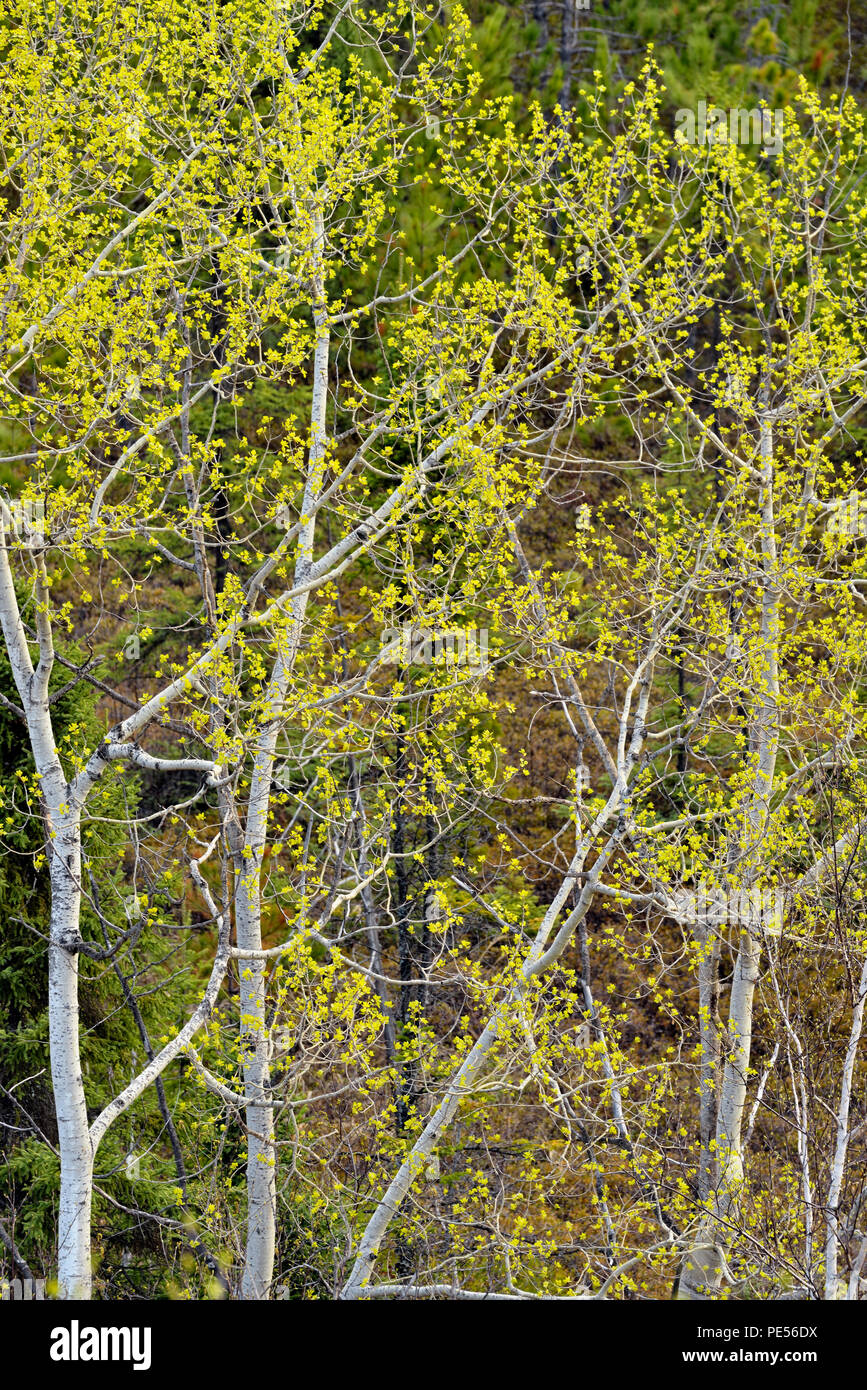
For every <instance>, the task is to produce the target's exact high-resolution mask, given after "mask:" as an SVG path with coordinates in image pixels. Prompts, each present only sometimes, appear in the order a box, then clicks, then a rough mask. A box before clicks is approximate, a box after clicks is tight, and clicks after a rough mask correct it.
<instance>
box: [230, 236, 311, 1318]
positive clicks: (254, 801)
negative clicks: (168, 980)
mask: <svg viewBox="0 0 867 1390" xmlns="http://www.w3.org/2000/svg"><path fill="white" fill-rule="evenodd" d="M313 238H314V242H313V261H314V278H313V286H312V288H313V314H314V323H315V327H316V340H315V346H314V356H313V401H312V405H311V412H310V453H309V464H308V470H307V478H306V481H305V487H304V496H303V500H302V503H301V523H300V531H299V536H298V548H297V556H296V562H295V573H294V586H293V587H294V588H296V589H298V590H299V592H298V593H297V594H296V597H295V598H294V600H293V602H292V608H291V618H290V622H289V626H288V630H287V631H286V632H285V633H284V634H282V635H281V638H280V642H281V647H280V650H279V652H278V655H277V659H276V661H275V663H274V669H273V671H272V674H271V679H270V681H269V684H268V690H267V694H266V722H265V724H264V726H263V729H262V733H261V735H260V737H259V739H258V742H257V746H256V753H255V757H254V761H253V774H252V778H251V782H250V799H249V804H248V808H247V818H246V827H245V828H246V834H245V837H244V839H245V842H244V846H243V852H242V855H241V862H240V864H238V865H237V866H236V875H237V888H236V904H235V928H236V934H237V941H238V948H239V951H241V952H242V953H243V952H245V951H250V952H253V953H254V952H261V950H262V904H261V876H262V863H263V857H264V853H265V845H266V843H267V838H268V811H269V806H270V801H271V783H272V779H273V771H274V755H275V752H276V748H277V739H278V736H279V733H280V729H281V725H282V715H283V711H284V708H285V704H286V695H287V691H288V686H289V680H290V677H291V673H292V668H293V666H294V664H295V657H296V655H297V652H298V647H299V644H300V640H301V629H302V625H303V622H304V614H305V612H306V609H307V600H308V597H309V593H310V590H309V589H307V588H306V587H305V585H306V584H307V581H308V579H309V577H310V573H311V569H312V565H313V540H314V534H315V524H316V523H315V513H316V507H317V502H318V499H319V494H320V492H321V490H322V483H323V473H324V460H325V445H326V408H327V404H328V356H329V345H330V335H329V327H328V314H327V306H326V302H325V282H324V272H323V252H324V230H323V222H322V217H321V214H320V213H319V212H318V211H316V212H314V213H313ZM239 975H240V981H241V1020H240V1032H241V1057H242V1065H243V1070H244V1096H245V1099H246V1102H247V1107H246V1124H247V1242H246V1253H245V1260H244V1273H243V1275H242V1279H241V1297H242V1298H244V1299H267V1298H268V1296H269V1293H270V1289H271V1284H272V1282H273V1279H274V1256H275V1249H276V1233H277V1148H276V1144H275V1137H274V1107H273V1103H272V1101H271V1067H270V1060H269V1042H268V1018H267V997H266V996H267V990H266V985H267V967H266V963H265V961H264V960H262V959H261V957H260V956H257V955H255V954H251V955H250V956H244V955H243V954H242V956H241V958H240V960H239Z"/></svg>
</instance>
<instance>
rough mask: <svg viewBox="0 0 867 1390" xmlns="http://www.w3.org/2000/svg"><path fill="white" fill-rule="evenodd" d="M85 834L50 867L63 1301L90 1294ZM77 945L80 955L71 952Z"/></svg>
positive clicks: (69, 842) (58, 845) (72, 838)
mask: <svg viewBox="0 0 867 1390" xmlns="http://www.w3.org/2000/svg"><path fill="white" fill-rule="evenodd" d="M80 877H81V855H80V847H79V828H78V824H77V819H76V821H75V822H74V823H73V824H71V825H68V826H65V827H64V828H63V829H62V830H61V831H60V832H59V833H58V835H57V837H56V839H55V841H54V852H53V856H52V862H51V941H50V945H49V948H48V1032H49V1040H50V1049H51V1081H52V1087H53V1091H54V1107H55V1112H56V1115H57V1136H58V1146H59V1149H60V1206H59V1209H58V1219H57V1278H58V1284H59V1295H60V1297H61V1298H68V1299H86V1298H90V1294H91V1278H92V1272H91V1262H90V1208H91V1196H92V1191H93V1147H92V1144H91V1139H90V1132H89V1127H88V1121H87V1104H86V1101H85V1095H84V1078H83V1077H82V1074H81V1053H80V1049H79V1040H78V952H77V951H76V950H75V949H74V943H75V941H76V939H77V937H78V934H79V932H78V919H79V908H80V899H81V894H80V890H79V887H78V884H79V882H80ZM70 946H72V947H73V949H71V950H70V949H69V948H70Z"/></svg>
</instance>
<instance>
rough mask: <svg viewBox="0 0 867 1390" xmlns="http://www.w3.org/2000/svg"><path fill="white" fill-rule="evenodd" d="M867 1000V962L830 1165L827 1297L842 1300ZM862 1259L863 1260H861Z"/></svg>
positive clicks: (850, 1039)
mask: <svg viewBox="0 0 867 1390" xmlns="http://www.w3.org/2000/svg"><path fill="white" fill-rule="evenodd" d="M865 999H867V960H865V961H864V965H863V967H862V970H861V978H860V980H859V981H858V998H857V999H856V1001H855V1008H854V1011H853V1013H852V1026H851V1028H850V1029H849V1045H848V1047H847V1048H846V1060H845V1062H844V1064H843V1077H842V1080H841V1082H840V1104H839V1105H838V1107H837V1143H836V1145H835V1149H834V1159H833V1162H832V1164H831V1180H830V1182H829V1184H828V1218H827V1219H828V1229H827V1235H826V1239H825V1297H826V1298H827V1299H835V1298H837V1297H839V1293H838V1289H837V1259H838V1253H839V1248H840V1228H839V1223H838V1220H837V1213H838V1210H839V1206H840V1193H841V1191H842V1188H843V1175H844V1172H845V1168H846V1153H847V1151H848V1148H849V1110H850V1107H851V1104H852V1079H853V1077H854V1074H855V1059H856V1057H857V1055H858V1045H859V1043H860V1041H861V1033H862V1030H863V1027H864V1002H865ZM859 1258H860V1257H859Z"/></svg>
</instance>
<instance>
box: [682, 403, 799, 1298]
mask: <svg viewBox="0 0 867 1390" xmlns="http://www.w3.org/2000/svg"><path fill="white" fill-rule="evenodd" d="M759 430H760V434H759V449H760V461H761V505H762V520H761V553H762V577H761V583H762V600H761V625H760V637H761V644H762V646H761V650H762V668H761V672H760V676H759V690H758V694H757V699H756V704H755V714H754V719H753V721H752V723H753V739H752V745H753V748H754V749H755V755H756V770H755V775H754V777H753V779H752V784H751V787H750V790H749V794H748V797H747V802H746V806H745V808H744V809H745V831H744V835H743V837H742V840H741V843H740V845H739V846H738V849H739V857H740V860H741V862H742V863H743V864H744V865H745V866H746V874H747V883H746V886H747V888H751V887H752V881H754V878H755V872H756V868H755V862H754V860H755V852H756V850H757V849H758V847H759V846H760V844H761V840H762V836H763V834H764V832H765V827H766V825H767V819H768V812H769V809H770V798H771V792H772V789H773V782H774V772H775V770H776V762H777V749H778V746H779V669H778V654H779V643H780V613H779V606H780V590H779V584H778V580H777V572H776V571H777V547H776V537H775V532H774V449H773V433H772V427H771V422H770V419H769V418H768V417H767V415H765V416H763V417H762V418H761V420H760V423H759ZM759 932H760V928H759V927H758V926H756V927H755V929H754V924H753V923H752V922H751V921H748V922H747V923H746V924H742V925H741V929H740V943H739V948H738V954H737V959H736V961H735V968H734V978H733V980H732V987H731V995H730V1000H729V1018H728V1039H727V1044H728V1055H727V1057H726V1063H725V1068H724V1071H723V1078H722V1085H721V1088H720V1100H719V1110H718V1114H717V1128H716V1144H717V1167H716V1199H715V1212H714V1214H713V1215H711V1216H710V1217H706V1218H705V1219H704V1220H703V1221H702V1223H701V1226H700V1229H699V1234H698V1237H697V1239H696V1242H695V1244H694V1246H693V1248H692V1249H691V1250H690V1251H689V1252H688V1254H687V1256H686V1258H685V1260H684V1264H683V1268H682V1270H681V1276H680V1281H679V1287H678V1298H679V1299H686V1300H693V1299H697V1300H701V1299H704V1298H707V1297H709V1296H712V1295H713V1294H714V1293H715V1292H716V1290H717V1289H718V1288H719V1285H720V1282H721V1280H722V1277H723V1272H724V1264H725V1249H726V1246H727V1243H728V1237H727V1232H728V1229H729V1225H730V1219H731V1217H732V1215H733V1214H734V1211H735V1208H736V1205H737V1201H738V1198H739V1195H740V1192H741V1189H742V1187H743V1181H744V1156H743V1118H744V1109H745V1106H746V1098H747V1083H748V1077H749V1068H750V1056H751V1052H752V1038H753V1001H754V997H755V991H756V984H757V983H758V979H759V970H760V965H761V937H760V935H759Z"/></svg>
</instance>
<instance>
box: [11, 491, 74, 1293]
mask: <svg viewBox="0 0 867 1390" xmlns="http://www.w3.org/2000/svg"><path fill="white" fill-rule="evenodd" d="M4 510H5V509H4ZM5 523H6V517H5V516H4V517H3V518H2V522H0V622H2V627H3V636H4V639H5V643H6V650H7V652H8V654H9V660H10V663H11V666H12V675H13V677H14V680H15V685H16V688H17V690H18V694H19V697H20V700H21V708H22V709H23V710H24V713H25V717H26V720H27V731H28V734H29V736H30V745H31V748H32V751H33V757H34V761H35V763H36V773H37V777H38V779H39V784H40V787H41V790H42V814H43V822H44V828H45V842H46V853H47V857H48V861H49V875H50V881H51V918H50V925H49V946H48V1032H49V1044H50V1055H51V1081H52V1088H53V1092H54V1105H55V1111H56V1115H57V1138H58V1148H59V1150H60V1198H59V1206H58V1226H57V1254H58V1282H59V1286H60V1294H61V1297H63V1298H89V1297H90V1290H91V1265H90V1209H91V1193H92V1169H93V1153H92V1149H91V1143H90V1134H89V1132H88V1124H87V1104H86V1101H85V1096H84V1080H83V1077H82V1074H81V1057H80V1052H79V1040H78V953H77V949H76V943H77V941H78V939H79V914H80V909H81V828H80V812H79V809H78V807H76V806H72V807H70V806H69V799H68V788H67V785H66V778H65V776H64V774H63V768H62V767H61V764H60V759H59V758H58V756H57V751H56V746H55V740H54V730H53V728H52V723H51V715H50V713H49V708H48V682H49V680H50V677H51V670H52V666H53V662H54V648H53V643H52V640H51V628H50V624H49V620H48V616H47V611H46V608H47V601H46V589H45V586H44V584H43V583H42V578H43V574H42V560H41V557H39V558H38V559H37V560H36V561H35V563H36V566H37V573H38V575H39V578H38V579H37V583H36V586H35V592H36V603H37V620H36V626H37V639H38V644H39V661H38V665H37V666H36V668H35V669H34V666H33V662H32V659H31V656H30V649H29V647H28V644H27V637H26V634H25V632H24V626H23V623H22V621H21V615H20V612H19V608H18V600H17V597H16V594H15V586H14V582H13V579H12V570H11V567H10V564H9V552H8V549H7V541H6V526H5Z"/></svg>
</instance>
